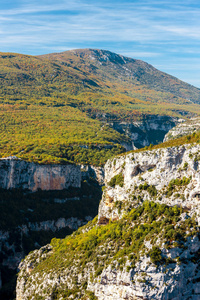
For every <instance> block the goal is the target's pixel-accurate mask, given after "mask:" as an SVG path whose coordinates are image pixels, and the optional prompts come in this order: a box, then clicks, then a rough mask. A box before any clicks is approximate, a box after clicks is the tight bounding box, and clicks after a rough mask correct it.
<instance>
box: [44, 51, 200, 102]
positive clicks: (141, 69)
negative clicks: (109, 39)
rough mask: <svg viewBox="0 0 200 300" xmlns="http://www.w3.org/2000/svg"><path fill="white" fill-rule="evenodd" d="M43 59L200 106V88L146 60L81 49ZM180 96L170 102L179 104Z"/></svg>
mask: <svg viewBox="0 0 200 300" xmlns="http://www.w3.org/2000/svg"><path fill="white" fill-rule="evenodd" d="M41 57H43V58H48V59H49V60H50V61H51V62H52V61H57V62H58V61H59V62H60V63H61V64H65V63H67V65H68V66H69V67H73V68H74V67H75V68H78V69H79V70H83V69H84V70H85V75H86V72H89V73H90V74H94V75H96V76H98V77H99V76H101V79H105V78H106V79H109V80H110V81H111V82H116V80H117V81H120V82H121V81H123V83H122V85H125V86H126V85H127V87H128V84H131V85H132V86H138V85H144V86H146V88H149V89H153V90H156V91H160V92H167V93H172V94H174V95H175V96H176V97H181V98H184V99H186V100H190V101H192V102H194V103H200V89H198V88H196V87H194V86H192V85H190V84H188V83H185V82H183V81H181V80H179V79H177V78H175V77H173V76H171V75H168V74H166V73H164V72H161V71H159V70H157V69H156V68H154V67H153V66H151V65H150V64H148V63H146V62H144V61H142V60H138V59H132V58H129V57H125V56H122V55H118V54H115V53H112V52H110V51H106V50H98V49H96V50H93V49H78V50H71V51H66V52H62V53H53V54H47V55H43V56H41ZM91 84H93V83H91ZM96 84H97V83H94V85H96ZM176 97H172V98H174V99H170V100H171V101H172V102H176V101H177V99H176ZM177 103H178V102H177Z"/></svg>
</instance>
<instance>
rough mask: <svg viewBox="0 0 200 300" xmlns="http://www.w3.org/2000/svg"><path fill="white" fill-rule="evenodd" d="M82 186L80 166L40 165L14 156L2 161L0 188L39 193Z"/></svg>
mask: <svg viewBox="0 0 200 300" xmlns="http://www.w3.org/2000/svg"><path fill="white" fill-rule="evenodd" d="M80 186H81V170H80V166H76V165H39V164H35V163H29V162H26V161H23V160H20V159H18V158H17V157H12V156H11V157H8V158H3V159H0V188H4V189H13V188H22V189H28V190H31V191H37V190H38V189H41V190H62V189H66V188H68V187H76V188H80Z"/></svg>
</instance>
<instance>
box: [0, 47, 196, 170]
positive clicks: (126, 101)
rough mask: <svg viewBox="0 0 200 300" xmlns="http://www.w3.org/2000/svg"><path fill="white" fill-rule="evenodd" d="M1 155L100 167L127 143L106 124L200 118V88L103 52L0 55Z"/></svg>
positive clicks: (133, 61) (125, 139) (146, 66)
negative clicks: (165, 117)
mask: <svg viewBox="0 0 200 300" xmlns="http://www.w3.org/2000/svg"><path fill="white" fill-rule="evenodd" d="M0 66H1V68H0V84H1V89H0V113H1V118H0V138H1V143H0V156H1V157H5V156H8V155H17V156H18V157H21V158H24V159H27V160H31V161H38V162H40V163H53V162H54V163H55V162H56V163H65V162H69V161H70V162H76V163H92V164H96V165H100V164H104V162H105V161H106V160H107V158H109V157H110V156H111V155H113V154H119V153H121V152H123V151H124V150H125V149H124V148H123V147H122V146H120V143H122V141H125V142H126V141H128V138H127V137H125V136H124V134H121V133H119V132H117V131H116V130H114V129H113V128H111V126H109V125H106V122H117V121H119V122H120V121H125V122H132V121H133V120H142V119H143V118H145V117H146V116H147V115H170V116H174V117H183V116H185V117H190V116H193V115H195V114H199V113H200V105H199V103H200V90H199V89H197V88H195V87H193V86H191V85H189V84H187V83H184V82H182V81H180V80H178V79H176V78H175V77H172V76H170V75H168V74H165V73H163V72H160V71H158V70H157V69H155V68H153V67H152V66H151V65H149V64H147V63H145V62H143V61H140V60H134V59H131V58H127V57H123V56H121V55H117V54H114V53H111V52H109V51H103V50H90V49H85V50H74V51H67V52H63V53H54V54H48V55H43V56H35V57H34V56H28V55H22V54H13V53H0Z"/></svg>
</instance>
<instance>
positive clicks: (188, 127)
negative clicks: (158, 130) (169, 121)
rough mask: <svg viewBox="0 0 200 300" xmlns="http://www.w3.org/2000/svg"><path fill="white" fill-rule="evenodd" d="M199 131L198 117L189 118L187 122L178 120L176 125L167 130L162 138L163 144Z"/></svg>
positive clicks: (199, 121)
mask: <svg viewBox="0 0 200 300" xmlns="http://www.w3.org/2000/svg"><path fill="white" fill-rule="evenodd" d="M199 130H200V119H199V117H195V118H191V119H189V120H187V121H185V120H183V119H179V120H178V122H177V125H176V126H175V127H173V128H172V129H170V130H169V132H168V133H167V134H166V135H165V137H164V142H165V141H169V140H170V139H176V138H178V137H181V136H184V135H189V134H192V133H194V132H197V131H199Z"/></svg>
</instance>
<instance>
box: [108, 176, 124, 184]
mask: <svg viewBox="0 0 200 300" xmlns="http://www.w3.org/2000/svg"><path fill="white" fill-rule="evenodd" d="M108 185H109V186H111V187H115V186H116V185H119V186H120V187H123V185H124V176H123V174H122V173H120V174H118V175H115V176H114V177H112V178H111V180H110V181H109V182H108Z"/></svg>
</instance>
